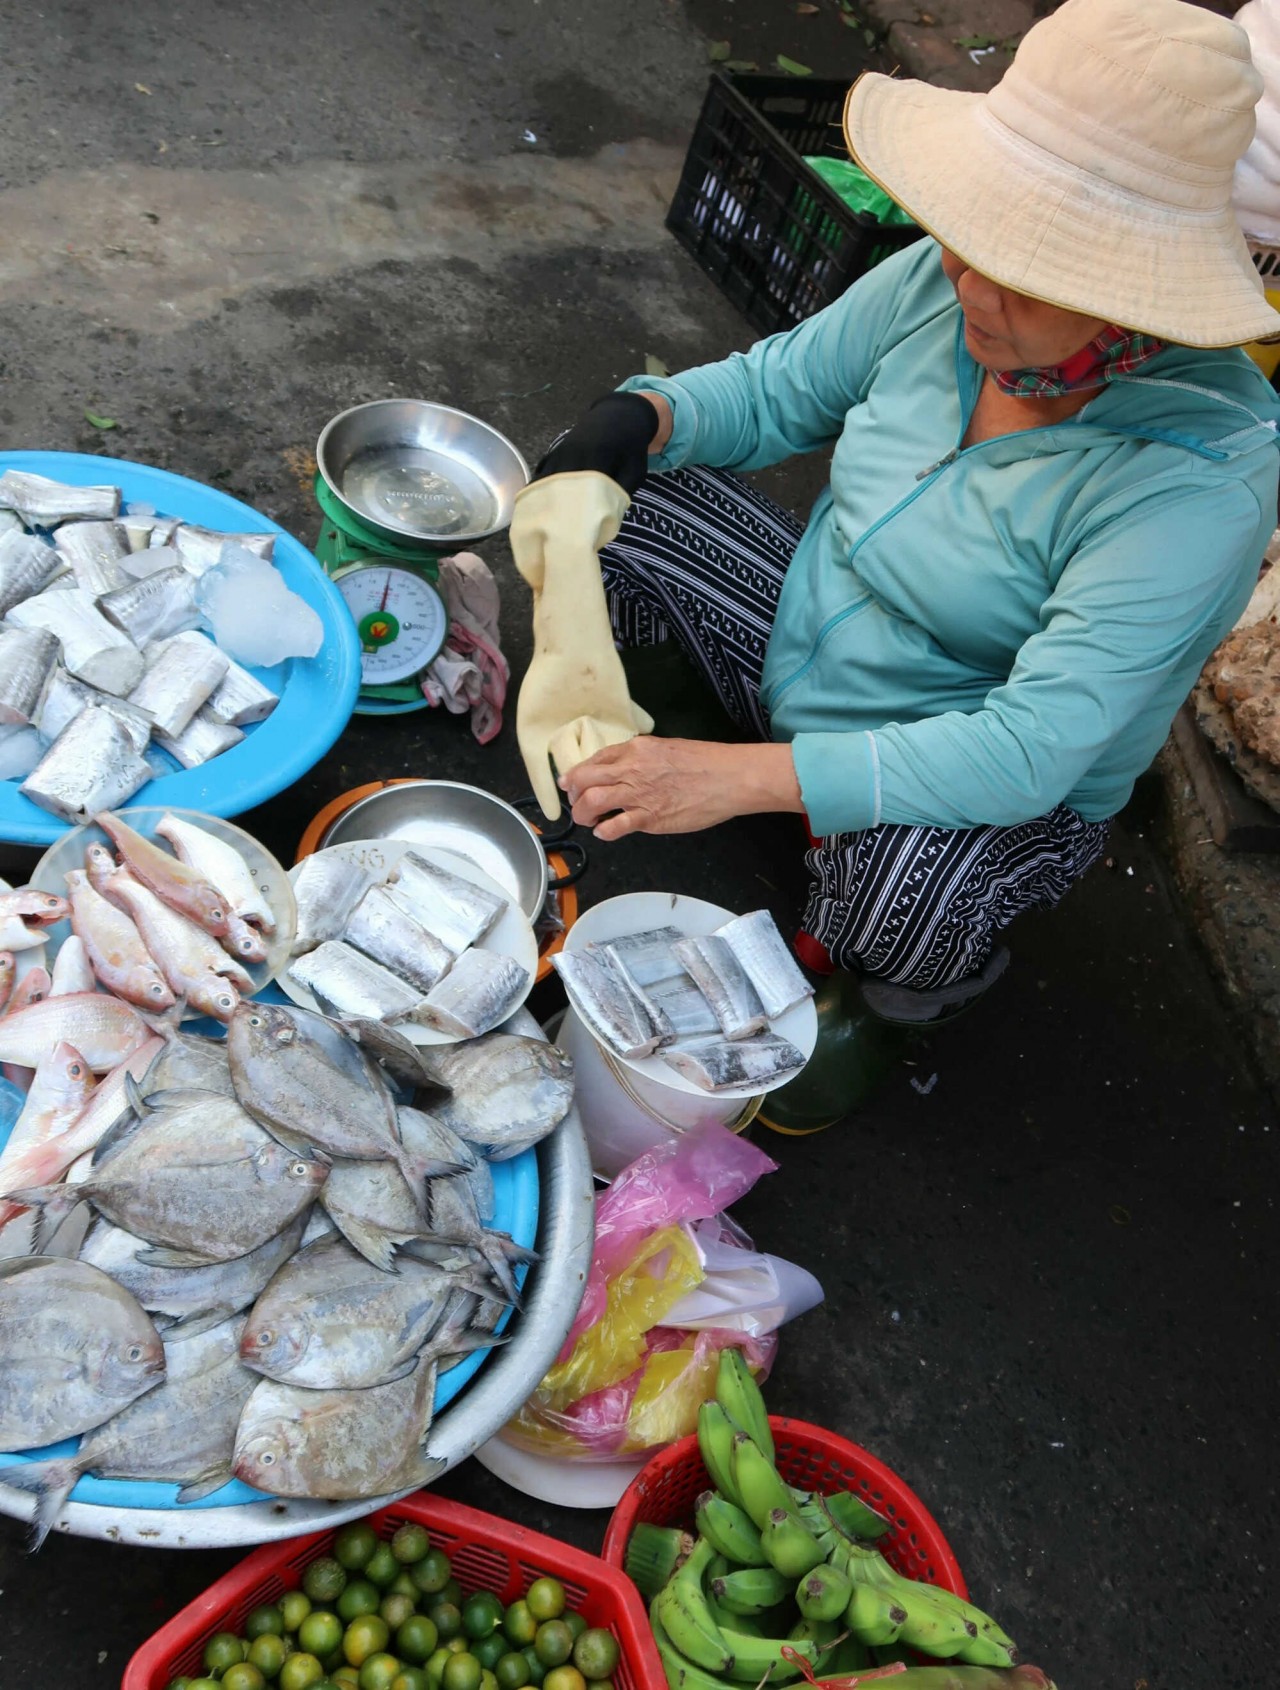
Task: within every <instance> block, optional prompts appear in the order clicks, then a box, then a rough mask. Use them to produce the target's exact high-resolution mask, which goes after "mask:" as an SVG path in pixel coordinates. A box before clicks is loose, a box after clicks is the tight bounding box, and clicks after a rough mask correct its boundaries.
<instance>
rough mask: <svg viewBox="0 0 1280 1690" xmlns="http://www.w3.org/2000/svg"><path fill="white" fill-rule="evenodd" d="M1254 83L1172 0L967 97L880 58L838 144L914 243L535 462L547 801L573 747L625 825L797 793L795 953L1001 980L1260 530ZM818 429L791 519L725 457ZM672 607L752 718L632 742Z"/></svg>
mask: <svg viewBox="0 0 1280 1690" xmlns="http://www.w3.org/2000/svg"><path fill="white" fill-rule="evenodd" d="M1261 89H1262V82H1261V79H1260V77H1259V76H1258V74H1257V72H1256V71H1255V70H1254V68H1253V65H1252V63H1251V61H1250V58H1249V48H1248V41H1247V39H1246V37H1245V35H1244V34H1243V32H1242V31H1241V30H1239V29H1238V28H1236V26H1235V25H1234V24H1232V23H1230V22H1228V21H1227V20H1225V19H1223V18H1221V17H1218V16H1215V15H1214V14H1212V13H1210V12H1207V11H1204V10H1202V9H1200V8H1199V7H1196V6H1192V5H1188V4H1183V3H1182V0H1066V4H1064V5H1063V6H1062V7H1061V8H1060V9H1059V10H1058V11H1057V12H1056V13H1054V14H1053V15H1052V16H1050V17H1047V18H1045V19H1044V20H1043V21H1041V22H1039V23H1038V24H1036V26H1035V27H1034V28H1033V29H1032V30H1031V31H1030V32H1029V33H1028V34H1027V36H1026V37H1025V39H1024V40H1023V42H1022V44H1021V45H1020V46H1019V48H1018V51H1017V53H1016V56H1015V57H1014V59H1013V62H1012V64H1011V65H1010V68H1009V70H1008V72H1007V73H1006V75H1005V77H1004V79H1003V80H1002V81H1001V83H1000V84H999V86H998V87H996V88H995V89H993V90H992V91H991V92H990V93H989V94H987V95H985V96H983V95H976V94H967V93H960V92H955V91H953V90H949V89H943V88H937V87H933V86H931V85H929V84H925V83H921V82H909V81H898V80H895V79H891V78H889V77H886V76H878V75H867V76H864V77H862V78H861V80H860V81H859V82H858V83H857V84H856V85H855V86H854V88H853V89H852V90H851V92H850V94H849V97H848V102H847V105H846V109H845V117H844V128H845V137H846V141H847V143H848V147H849V150H850V152H851V154H852V155H853V158H854V159H855V161H856V162H857V163H858V164H859V165H860V166H861V167H862V169H863V170H864V171H865V172H866V173H867V174H868V175H869V176H870V177H872V178H873V179H874V180H875V181H876V182H877V183H879V184H880V185H881V186H882V187H883V188H884V189H885V190H886V191H887V192H888V193H889V194H891V195H892V196H893V198H894V199H895V200H897V201H898V202H899V203H900V204H901V205H903V206H904V207H905V208H906V209H907V210H908V211H909V212H910V213H911V215H912V216H913V217H914V218H915V220H916V221H917V222H918V223H919V224H920V226H921V227H922V228H923V229H924V230H926V231H927V236H926V238H923V239H920V240H918V241H916V242H914V243H913V244H912V245H910V246H909V247H907V248H905V249H904V250H903V251H901V252H900V253H898V254H897V255H896V256H895V257H893V258H891V259H889V260H888V261H887V262H885V263H883V264H881V265H880V266H879V267H878V268H876V269H874V270H872V271H871V272H870V273H869V274H867V275H866V276H865V277H863V278H862V279H861V280H860V281H859V282H857V283H856V284H855V285H854V286H853V287H852V288H850V289H849V291H848V292H847V293H845V294H844V295H843V296H842V297H841V298H840V299H839V300H837V301H836V302H835V303H834V304H833V305H831V306H829V307H828V308H827V309H826V310H824V311H823V312H821V313H820V314H818V315H817V316H814V317H812V318H810V319H808V320H807V321H805V322H803V323H801V324H800V325H799V326H798V327H797V328H795V329H793V330H792V331H790V332H789V333H784V334H778V335H774V336H772V337H771V338H769V339H767V340H763V341H761V342H759V343H758V344H757V345H756V346H754V347H753V348H752V349H751V351H750V352H748V353H745V354H741V355H739V354H735V355H733V356H732V357H730V358H727V359H725V360H724V361H723V362H721V363H716V364H709V365H705V366H703V367H701V368H697V369H691V370H687V371H685V372H684V373H682V374H680V375H676V376H672V377H669V378H661V379H656V378H654V377H652V376H637V377H633V378H632V379H631V380H629V381H627V382H624V383H623V386H622V389H621V390H620V391H619V392H618V393H616V394H611V395H609V396H607V397H606V398H604V399H602V400H600V401H598V402H597V403H596V404H595V405H594V406H593V407H592V408H591V409H590V410H589V411H588V412H587V414H586V416H585V417H584V418H583V419H582V421H581V422H580V423H579V424H578V425H577V426H576V427H575V428H573V429H572V430H571V431H570V432H569V433H568V434H567V435H565V436H564V437H563V438H562V439H561V440H560V441H559V442H558V443H557V444H556V446H555V447H554V448H553V449H552V450H551V451H550V453H549V454H548V455H547V457H546V458H545V459H544V460H543V462H542V464H541V465H540V466H539V472H538V479H536V480H535V481H534V482H533V484H532V485H531V486H530V487H529V488H528V489H526V491H525V492H524V493H523V494H522V495H521V498H520V501H519V503H518V506H517V513H516V518H515V521H514V522H513V524H512V530H511V538H512V547H513V551H514V554H515V557H516V562H517V564H518V565H519V567H520V568H521V570H522V573H524V574H525V576H526V579H528V580H530V582H531V584H532V585H533V586H534V588H535V656H534V660H533V664H532V666H531V668H530V671H529V676H528V679H527V680H526V682H525V686H524V690H523V691H522V693H521V696H520V708H519V730H520V737H521V746H522V750H523V751H524V753H525V757H526V761H527V763H528V765H529V769H530V774H531V777H532V779H533V781H534V786H535V790H536V791H538V792H539V795H540V796H541V797H542V799H543V802H544V807H547V808H548V809H554V808H555V807H556V801H557V798H558V794H557V793H556V791H555V787H554V786H553V785H552V784H551V781H552V775H551V772H550V771H551V766H552V764H554V767H555V769H556V771H557V773H558V781H559V786H560V788H561V790H562V791H563V792H564V793H565V794H567V797H568V801H569V803H570V804H571V805H572V808H573V815H574V818H575V820H576V821H578V822H579V823H580V824H583V825H588V826H593V827H594V828H595V830H596V833H597V836H598V837H600V838H601V839H606V840H612V839H618V838H620V837H622V836H623V835H624V834H627V833H631V832H635V831H643V832H650V833H680V832H690V831H693V830H695V829H698V828H705V827H710V826H712V825H713V824H715V823H717V822H721V821H724V820H725V819H726V818H729V817H733V816H741V815H746V814H749V813H752V812H759V811H767V810H781V811H794V812H797V813H799V814H802V815H803V816H804V817H805V819H806V821H807V825H808V827H809V830H810V834H811V837H812V838H814V839H815V841H816V843H815V844H814V845H813V848H812V849H811V850H810V852H809V854H808V858H807V862H808V868H809V873H810V877H811V880H810V887H809V895H808V904H807V908H806V911H805V915H804V921H803V933H802V934H801V935H800V936H799V938H798V939H797V951H798V953H799V955H800V956H801V958H802V960H803V961H805V962H807V963H808V964H809V965H810V966H811V967H813V968H815V969H818V970H819V971H829V970H830V969H831V968H832V967H833V966H834V967H837V968H840V969H846V970H851V971H854V972H856V973H857V974H858V975H859V976H861V978H862V992H863V995H864V997H865V999H866V1001H867V1002H868V1003H869V1004H870V1005H871V1007H872V1008H873V1009H876V1010H878V1011H879V1012H880V1013H882V1014H885V1015H886V1016H888V1017H889V1018H891V1019H897V1020H903V1021H911V1022H918V1021H928V1020H930V1019H934V1018H936V1017H938V1016H940V1015H945V1014H948V1013H951V1012H952V1011H954V1010H955V1009H957V1008H958V1007H960V1006H962V1005H963V1004H964V1003H965V1002H966V1001H968V1000H969V999H971V998H973V997H974V996H976V995H977V994H978V993H979V992H980V991H981V990H983V989H984V988H985V987H986V986H987V985H988V984H990V982H991V981H992V980H993V979H994V978H995V977H996V975H997V974H998V973H999V972H1000V969H1001V968H1002V967H1003V964H1004V961H1005V960H1007V953H1005V952H1004V951H1003V949H1001V948H1000V947H998V946H997V944H996V935H997V934H998V933H999V931H1000V930H1001V929H1002V928H1003V927H1005V926H1006V924H1007V923H1008V922H1009V921H1011V920H1012V918H1013V917H1014V916H1015V915H1017V914H1018V913H1019V912H1020V911H1021V910H1024V909H1028V908H1032V907H1044V906H1047V905H1051V904H1054V903H1056V902H1057V901H1058V900H1059V899H1060V898H1061V897H1062V896H1063V895H1064V893H1065V892H1066V891H1067V889H1068V887H1069V886H1070V885H1071V883H1072V882H1073V881H1074V880H1075V879H1076V878H1077V876H1079V875H1080V874H1082V873H1083V871H1084V870H1085V869H1086V868H1088V867H1089V865H1090V864H1091V863H1092V862H1093V861H1094V860H1095V859H1096V858H1097V857H1098V856H1099V854H1100V853H1101V852H1102V850H1103V847H1104V843H1105V840H1106V837H1107V829H1108V824H1109V820H1110V818H1111V817H1112V816H1114V815H1115V813H1116V812H1117V811H1118V810H1119V809H1120V808H1121V807H1122V806H1123V804H1124V803H1125V801H1126V799H1127V798H1128V796H1129V793H1130V791H1131V789H1132V787H1133V783H1134V780H1135V778H1136V777H1137V776H1138V775H1139V774H1140V773H1141V772H1142V771H1143V770H1144V769H1145V768H1146V767H1147V765H1148V764H1149V763H1150V761H1151V759H1152V757H1153V756H1154V755H1155V753H1156V751H1157V750H1158V748H1159V746H1160V745H1161V743H1162V741H1163V740H1164V737H1165V735H1166V733H1167V732H1168V729H1169V724H1170V722H1171V720H1172V718H1173V715H1174V713H1175V711H1176V710H1177V708H1178V706H1179V705H1180V703H1181V702H1182V700H1183V699H1184V698H1185V697H1186V695H1187V693H1188V691H1189V690H1190V688H1191V686H1192V683H1193V682H1194V680H1195V678H1196V675H1197V673H1198V671H1199V669H1200V667H1201V665H1202V664H1203V662H1204V660H1205V658H1206V657H1207V656H1208V654H1209V652H1210V651H1211V650H1212V649H1213V647H1214V646H1215V645H1216V644H1217V643H1218V641H1219V640H1220V639H1221V638H1222V637H1223V635H1224V634H1225V633H1226V632H1227V630H1228V629H1229V628H1230V627H1231V625H1232V623H1233V622H1234V620H1235V618H1236V617H1237V616H1238V614H1239V613H1240V611H1241V609H1242V608H1243V606H1244V604H1245V601H1246V600H1247V598H1248V597H1249V594H1250V592H1251V590H1252V588H1253V586H1254V584H1255V582H1256V579H1257V575H1258V569H1259V565H1260V562H1261V559H1262V555H1263V549H1264V547H1265V545H1266V543H1267V540H1268V539H1269V537H1270V535H1271V533H1272V530H1273V528H1274V527H1275V524H1276V494H1277V474H1278V471H1280V457H1278V455H1277V438H1276V427H1277V419H1278V418H1280V405H1278V404H1277V398H1276V394H1275V393H1274V392H1273V390H1272V388H1271V387H1270V385H1269V384H1268V383H1267V382H1266V380H1265V379H1264V378H1263V376H1262V375H1261V373H1260V372H1259V370H1258V369H1257V368H1256V366H1255V365H1254V364H1253V363H1251V362H1250V360H1249V359H1248V358H1247V357H1246V356H1245V355H1244V354H1243V353H1242V352H1241V351H1239V350H1238V348H1239V347H1240V346H1241V345H1242V344H1243V343H1245V342H1248V341H1253V340H1257V339H1260V338H1263V337H1267V336H1273V335H1276V334H1278V333H1280V316H1277V314H1276V313H1275V312H1273V311H1272V310H1271V308H1270V306H1269V305H1268V304H1267V303H1266V300H1265V298H1264V295H1263V290H1262V285H1261V283H1260V281H1259V279H1258V276H1257V273H1256V271H1255V269H1254V266H1253V264H1252V262H1251V260H1250V257H1249V253H1248V250H1247V248H1246V246H1245V243H1244V240H1243V238H1242V236H1241V234H1240V231H1239V228H1238V226H1237V224H1236V220H1235V216H1234V214H1233V212H1232V209H1231V187H1232V167H1233V165H1234V163H1235V161H1236V159H1237V158H1238V157H1239V156H1240V155H1241V154H1242V153H1243V152H1244V150H1245V148H1246V147H1247V146H1248V144H1249V141H1250V138H1251V136H1252V134H1253V128H1254V111H1253V108H1254V105H1255V103H1256V101H1257V100H1258V97H1259V95H1260V93H1261ZM828 447H834V456H833V458H832V463H831V475H830V484H829V486H828V487H827V489H826V491H825V492H824V493H823V494H822V496H821V497H820V498H819V500H818V502H817V503H816V505H815V506H814V508H813V510H812V512H811V514H810V517H809V520H808V522H807V524H805V523H801V522H799V521H797V520H796V519H795V518H794V517H792V516H791V515H790V514H789V513H788V512H786V511H785V510H783V509H781V508H780V507H779V506H777V505H776V504H774V503H773V502H772V501H771V500H770V499H768V498H766V497H765V496H764V495H763V494H761V493H760V492H758V491H756V490H755V489H754V488H752V487H751V486H750V485H748V484H747V483H746V482H744V481H742V480H740V479H739V475H740V473H741V472H743V471H749V470H755V469H759V468H761V467H763V466H764V465H768V464H773V463H777V462H778V461H780V460H781V459H784V458H787V457H790V456H791V455H792V454H795V453H800V452H809V451H814V450H817V449H821V448H828ZM597 553H598V561H597ZM601 581H602V582H603V593H602V592H601ZM606 597H607V612H606V610H605V603H606ZM606 615H607V618H608V620H607V621H606ZM666 639H673V640H675V641H677V642H678V643H679V645H680V646H681V647H682V648H683V649H684V651H685V652H686V653H687V654H688V656H689V657H690V658H691V659H692V660H693V662H694V663H695V664H696V665H697V667H698V669H699V670H700V672H701V674H702V675H703V677H704V678H705V679H706V681H708V682H709V683H710V685H711V686H712V687H713V688H714V689H715V691H716V693H717V694H718V695H719V697H720V699H721V700H722V701H723V703H724V704H725V706H726V707H727V708H728V710H729V712H730V713H731V715H732V716H733V717H734V719H735V721H736V722H737V724H738V726H739V727H740V728H741V729H742V730H743V732H744V733H745V735H746V736H747V740H746V742H745V743H740V744H727V745H725V744H710V743H702V742H696V741H689V740H675V739H663V738H657V737H652V736H650V735H649V734H648V732H647V730H648V729H649V728H650V727H651V726H652V724H651V723H650V722H649V720H648V718H647V717H646V716H645V715H644V712H643V711H641V710H639V709H638V707H637V706H635V705H634V704H632V702H631V700H630V699H629V697H628V696H627V692H626V684H625V679H624V678H623V677H622V674H621V667H620V660H619V659H618V658H617V653H616V649H615V647H614V643H613V642H614V641H615V640H616V641H617V642H620V643H623V644H627V643H648V642H652V641H659V640H666ZM548 758H550V762H549V761H548Z"/></svg>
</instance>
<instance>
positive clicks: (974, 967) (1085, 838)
mask: <svg viewBox="0 0 1280 1690" xmlns="http://www.w3.org/2000/svg"><path fill="white" fill-rule="evenodd" d="M803 527H804V525H803V523H801V522H799V521H797V519H796V518H795V517H794V516H792V515H791V513H790V512H789V511H785V510H783V509H782V507H781V506H780V505H778V504H775V503H774V501H773V500H772V499H770V498H768V497H767V496H766V495H765V494H763V493H761V492H759V491H758V490H757V489H756V488H754V487H751V486H749V485H748V484H747V483H746V482H744V481H741V480H739V479H738V477H736V476H733V475H730V474H728V473H727V472H726V471H724V470H708V469H684V470H677V471H675V472H674V473H673V474H670V475H655V476H650V478H649V479H648V481H646V482H645V483H644V485H643V486H642V487H641V489H640V491H639V493H638V494H637V496H636V498H635V499H633V500H632V503H631V507H630V509H629V510H628V512H627V515H626V518H625V520H624V522H623V524H622V529H621V531H620V533H619V535H618V537H617V539H616V540H615V541H613V543H612V544H611V545H609V546H606V547H605V548H604V549H603V550H602V551H601V553H600V560H601V564H602V566H603V571H604V583H605V590H606V592H607V594H608V597H609V606H610V612H611V615H612V618H613V628H614V633H615V636H616V637H617V639H618V642H619V644H621V645H653V644H657V643H659V642H660V641H663V640H668V639H674V640H675V641H676V642H677V644H678V645H679V646H680V647H681V648H682V649H683V650H684V652H685V654H686V655H687V656H688V657H689V658H690V659H691V660H692V662H693V663H694V664H695V665H696V667H697V668H698V670H699V672H700V673H701V674H702V676H703V678H704V679H705V680H706V682H707V683H708V684H709V686H710V687H711V688H712V690H713V691H714V692H715V693H716V695H717V696H718V697H719V699H720V701H721V703H722V704H723V705H724V707H725V709H726V710H727V711H728V712H729V714H730V715H731V716H732V717H733V719H734V721H735V722H736V723H737V724H738V726H739V727H740V728H741V729H742V730H743V731H744V733H746V734H748V735H750V736H751V737H753V738H759V739H768V738H769V737H770V732H769V723H768V720H767V718H766V716H765V713H764V710H763V708H762V706H761V703H760V677H761V673H762V671H763V668H764V655H765V647H766V646H767V645H768V642H769V632H770V629H771V628H772V626H773V618H774V613H775V611H776V609H777V604H778V595H779V593H780V592H781V591H782V581H783V577H784V576H785V575H786V572H787V566H788V564H789V563H790V562H791V556H792V553H793V552H794V551H795V548H796V543H797V542H798V540H799V538H800V535H801V532H802V530H803ZM1109 825H1110V824H1109V823H1107V822H1088V821H1085V820H1084V818H1083V817H1082V816H1079V815H1077V814H1076V812H1075V811H1074V810H1070V809H1068V808H1067V806H1066V805H1065V804H1060V805H1058V807H1057V808H1056V809H1055V810H1052V811H1051V812H1050V813H1049V814H1048V815H1047V816H1039V817H1037V818H1036V819H1035V820H1034V821H1028V822H1020V823H1019V824H1018V825H1017V826H1015V827H973V828H959V829H957V828H945V827H903V826H897V825H885V826H881V827H872V828H867V829H866V830H865V831H863V832H861V833H841V834H834V835H832V836H831V837H829V838H827V839H823V840H822V841H820V842H819V844H818V845H817V846H816V848H814V849H812V850H810V851H809V853H808V855H807V857H806V864H807V866H808V870H809V875H810V888H809V897H808V903H807V905H806V908H805V915H804V931H805V932H806V933H807V934H809V935H810V936H811V937H812V938H813V939H815V940H817V941H818V943H819V944H820V945H821V946H823V947H825V949H826V951H827V952H828V954H829V955H830V957H831V959H832V961H833V962H834V963H835V965H836V966H837V967H840V968H849V969H855V970H857V971H858V972H859V973H862V974H867V975H873V976H876V977H877V978H880V979H884V980H891V981H893V982H895V983H896V984H898V985H903V986H910V987H914V988H916V989H918V990H932V989H934V988H937V987H941V986H949V985H952V984H953V983H954V982H956V981H957V980H962V979H964V978H966V977H967V976H968V975H971V974H976V973H977V972H978V971H979V970H980V969H981V968H982V967H983V965H984V964H985V962H986V961H987V959H988V957H989V956H990V954H991V950H992V946H993V943H994V940H995V935H996V934H997V933H998V932H999V931H1000V929H1001V928H1003V927H1005V926H1007V925H1008V923H1009V922H1011V921H1012V920H1013V918H1014V916H1016V915H1019V914H1020V913H1021V912H1022V911H1023V910H1028V909H1046V908H1049V907H1050V906H1052V905H1053V904H1056V903H1057V902H1058V900H1059V899H1060V898H1061V897H1063V895H1064V894H1065V893H1066V891H1067V890H1068V888H1069V887H1070V886H1071V884H1072V882H1073V881H1074V880H1076V879H1077V878H1078V877H1079V876H1080V875H1081V874H1083V873H1084V871H1085V869H1087V868H1088V867H1089V866H1090V864H1091V863H1093V862H1094V861H1095V860H1096V859H1097V858H1098V857H1099V856H1100V855H1101V854H1102V850H1103V847H1104V846H1105V844H1106V839H1107V831H1108V827H1109ZM806 949H808V950H809V951H810V954H812V953H811V947H806Z"/></svg>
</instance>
